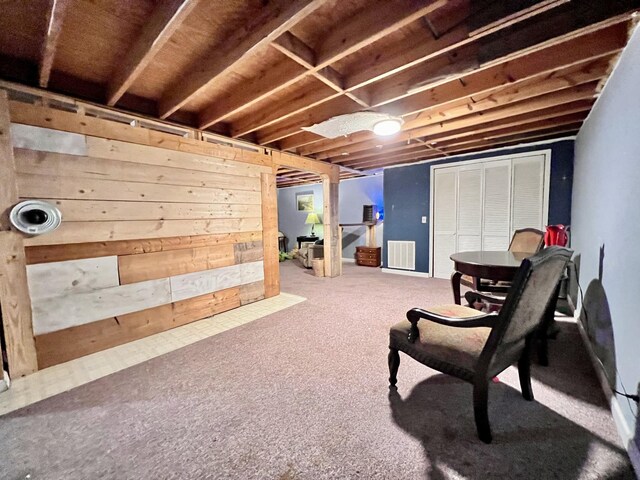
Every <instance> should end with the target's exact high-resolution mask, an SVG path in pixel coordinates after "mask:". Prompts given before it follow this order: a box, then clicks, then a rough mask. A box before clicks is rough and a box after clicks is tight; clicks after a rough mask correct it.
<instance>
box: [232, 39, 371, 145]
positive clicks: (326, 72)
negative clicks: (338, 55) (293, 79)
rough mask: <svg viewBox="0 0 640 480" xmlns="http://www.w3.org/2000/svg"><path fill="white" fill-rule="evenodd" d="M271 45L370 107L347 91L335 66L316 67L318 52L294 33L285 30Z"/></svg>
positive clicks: (337, 91)
mask: <svg viewBox="0 0 640 480" xmlns="http://www.w3.org/2000/svg"><path fill="white" fill-rule="evenodd" d="M271 46H272V47H273V48H275V49H276V50H278V51H279V52H281V53H283V54H284V55H286V56H287V57H289V58H290V59H291V60H293V61H294V62H296V63H298V64H300V65H302V66H303V67H304V68H306V69H307V71H308V72H309V73H310V74H311V75H312V76H314V77H315V78H317V79H318V80H320V81H321V82H322V83H324V84H325V85H327V86H328V87H330V88H332V89H333V90H334V91H335V92H336V93H338V94H340V95H342V94H344V95H346V96H347V97H349V98H350V99H351V100H353V101H354V102H356V103H357V104H358V105H360V106H361V107H364V108H369V104H368V103H367V102H366V101H364V100H362V99H360V98H359V97H357V96H356V95H354V94H353V93H350V92H346V91H345V89H344V79H343V78H342V75H341V74H340V73H339V72H337V71H336V70H335V69H334V68H333V67H331V66H330V65H327V66H326V67H324V68H321V69H320V70H318V69H316V58H317V57H316V52H315V51H314V50H313V49H312V48H311V47H310V46H309V45H307V44H306V43H304V42H303V41H302V40H300V39H299V38H298V37H296V36H295V35H294V34H293V33H291V32H284V33H283V34H282V35H280V36H279V37H278V38H277V39H276V40H275V41H274V42H273V43H272V44H271ZM239 130H240V131H239V132H237V133H236V135H238V136H240V135H245V134H246V133H248V132H243V131H242V130H241V129H239Z"/></svg>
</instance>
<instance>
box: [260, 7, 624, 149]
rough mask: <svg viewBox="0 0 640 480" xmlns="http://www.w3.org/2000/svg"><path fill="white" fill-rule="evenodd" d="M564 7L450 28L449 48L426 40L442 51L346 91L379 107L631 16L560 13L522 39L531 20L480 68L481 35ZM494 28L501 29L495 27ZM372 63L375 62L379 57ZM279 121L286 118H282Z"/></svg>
mask: <svg viewBox="0 0 640 480" xmlns="http://www.w3.org/2000/svg"><path fill="white" fill-rule="evenodd" d="M564 3H567V2H566V1H564V0H560V1H549V2H542V3H541V4H537V5H536V6H534V7H535V8H533V7H531V8H525V9H523V10H521V11H519V12H516V13H515V14H514V15H508V16H507V17H505V18H503V19H501V20H499V21H497V22H495V21H494V22H490V24H489V26H490V27H491V28H488V29H486V31H483V32H482V33H477V34H476V35H474V36H469V34H465V31H464V29H465V28H466V27H465V26H464V25H463V26H461V27H457V29H454V30H452V31H451V32H449V33H448V34H446V35H445V36H449V37H448V38H450V44H447V43H446V42H444V41H443V38H444V37H441V38H438V39H437V40H434V41H433V42H427V43H426V44H427V45H430V44H431V43H434V45H435V44H438V45H439V46H440V49H439V50H434V49H431V50H428V52H427V53H428V54H427V55H426V56H422V57H420V56H419V61H416V62H411V61H410V60H407V59H405V63H402V62H401V60H399V59H402V58H405V56H404V55H402V54H400V55H391V56H390V58H391V61H392V62H401V63H400V65H401V67H402V68H399V69H394V70H393V73H394V75H393V76H388V75H386V74H385V75H381V76H378V77H376V78H375V79H373V80H372V81H368V82H360V83H358V82H355V83H354V82H352V81H351V80H350V79H349V77H347V78H345V87H346V89H347V91H355V92H356V93H357V94H358V95H360V96H362V95H364V94H366V95H367V98H370V100H368V101H369V103H370V104H371V105H372V106H373V107H375V106H381V105H384V104H387V103H389V102H392V101H394V100H396V99H400V98H404V97H407V96H409V95H413V94H414V93H416V89H417V88H421V89H427V88H430V87H433V86H436V85H438V84H439V83H442V82H443V81H449V80H454V79H456V78H459V77H460V76H461V75H464V74H466V73H469V71H471V70H472V69H478V68H482V69H484V68H488V67H491V66H494V65H496V64H498V63H502V62H506V61H509V60H513V59H514V58H518V57H520V56H523V55H527V54H532V53H535V52H536V51H538V50H540V49H542V48H548V47H552V46H554V45H555V44H556V43H557V42H561V41H569V40H571V39H573V38H574V37H575V36H576V35H582V34H589V33H591V32H594V31H597V30H599V29H604V28H606V27H608V26H611V25H615V24H619V23H620V22H622V21H624V20H628V18H629V15H628V14H627V15H621V16H618V17H616V18H614V19H606V20H604V21H603V22H600V23H599V24H596V25H595V26H594V25H588V24H587V20H582V21H579V22H577V24H575V25H572V24H571V23H567V22H566V21H565V20H564V19H563V18H562V17H563V16H564V15H566V14H567V12H566V11H562V12H559V14H558V15H557V16H556V17H554V18H553V22H551V23H550V25H549V27H548V28H547V29H546V30H548V31H545V33H544V35H542V36H541V35H540V33H539V32H537V34H533V33H532V34H530V35H523V32H529V31H530V30H531V29H532V26H531V25H530V22H529V23H527V22H525V24H524V25H523V27H522V29H521V30H515V31H510V33H509V34H508V37H507V38H501V39H500V40H501V41H500V44H499V48H493V47H492V48H489V49H488V50H491V53H490V56H489V57H488V58H486V59H485V60H484V62H483V63H482V65H480V63H479V61H478V58H479V57H481V56H485V57H486V56H487V55H486V54H485V53H482V51H480V50H479V48H480V47H479V46H478V45H477V44H476V43H472V42H474V41H476V40H478V39H479V38H481V37H484V36H485V35H489V34H493V33H496V32H497V30H498V29H499V28H507V27H513V25H515V24H516V23H519V22H522V21H523V20H528V19H530V18H531V17H532V16H533V15H538V14H540V13H544V12H547V11H548V10H550V9H551V8H555V7H557V6H560V5H562V4H564ZM576 8H577V12H578V13H579V12H582V10H583V8H584V7H582V6H578V7H576ZM565 10H566V9H565ZM583 13H584V12H583ZM547 22H548V19H547ZM498 26H500V27H499V28H498ZM534 26H535V25H534ZM573 26H575V27H576V28H574V29H572V27H573ZM578 27H581V28H578ZM538 30H539V29H538ZM568 30H569V31H568ZM471 33H473V32H471ZM534 33H535V32H534ZM414 43H415V44H416V45H418V47H417V48H424V47H423V46H422V44H424V43H425V42H414ZM482 49H483V50H484V47H482ZM582 51H584V50H582ZM381 55H382V56H383V57H384V55H385V52H383V53H382V54H381ZM387 55H389V54H387ZM410 57H411V56H410ZM435 57H438V58H435ZM449 57H451V58H449ZM427 59H428V60H429V61H428V62H426V60H427ZM376 62H378V59H377V57H376ZM370 68H374V67H370ZM355 70H356V72H357V73H355V74H354V75H366V74H367V73H368V71H369V69H368V68H367V66H366V65H363V66H362V68H357V69H355ZM399 72H402V73H401V74H400V75H397V74H398V73H399ZM386 77H388V78H386ZM373 82H377V83H375V84H374V85H373V86H372V87H371V88H370V89H363V88H361V87H362V86H364V85H368V84H371V83H373ZM358 89H359V90H358ZM358 110H359V109H358V108H357V107H355V106H352V107H351V108H350V109H349V110H343V111H340V112H337V113H339V114H345V113H352V112H355V111H358ZM382 111H385V110H382ZM286 117H287V118H288V117H290V115H287V116H286ZM281 120H284V118H283V119H281ZM275 121H277V119H271V122H270V124H271V123H275ZM318 121H322V120H317V121H316V123H317V122H318ZM267 126H268V125H262V126H260V128H264V127H267ZM286 127H289V128H291V131H290V132H287V133H288V134H289V135H294V134H296V133H297V132H298V131H299V128H296V125H295V124H293V125H292V124H290V123H288V124H287V125H286ZM286 127H285V126H283V127H282V128H281V130H285V128H286ZM298 127H299V126H298ZM264 137H265V138H268V139H272V138H274V135H270V134H266V135H264ZM258 138H260V135H258ZM282 138H286V137H282V136H281V135H280V139H282ZM283 148H285V149H290V148H291V147H290V146H289V145H288V144H287V142H283Z"/></svg>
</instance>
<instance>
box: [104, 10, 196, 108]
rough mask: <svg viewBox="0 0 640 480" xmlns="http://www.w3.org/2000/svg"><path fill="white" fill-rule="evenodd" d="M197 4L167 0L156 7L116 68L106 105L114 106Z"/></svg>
mask: <svg viewBox="0 0 640 480" xmlns="http://www.w3.org/2000/svg"><path fill="white" fill-rule="evenodd" d="M198 2H199V0H167V1H165V2H160V3H158V5H157V6H156V8H155V10H154V11H153V14H152V15H151V17H150V18H149V20H148V21H147V22H146V23H145V25H144V27H143V28H142V32H141V33H140V36H139V37H138V39H137V40H136V42H135V44H134V45H133V46H132V47H131V49H129V51H128V52H127V53H126V55H125V56H124V58H123V59H122V62H120V63H119V64H118V66H117V69H116V71H115V72H114V73H113V76H112V79H111V81H110V82H109V86H108V87H107V105H111V106H113V105H115V104H116V102H117V101H118V100H119V99H120V98H121V97H122V95H124V94H125V92H126V91H127V89H128V88H129V87H130V86H131V85H132V84H133V82H135V81H136V79H137V78H138V77H139V76H140V74H141V73H142V72H143V71H144V69H145V68H146V67H147V65H149V63H150V62H151V61H152V60H153V58H154V57H155V55H156V54H157V53H158V52H159V51H160V50H161V49H162V47H163V46H164V45H165V43H166V42H168V41H169V39H170V38H171V36H172V35H173V34H174V33H175V32H176V30H177V29H178V28H179V27H180V26H181V25H182V23H183V22H184V20H185V19H186V18H187V17H188V16H189V14H190V13H191V12H192V11H193V10H194V8H195V7H196V5H197V4H198Z"/></svg>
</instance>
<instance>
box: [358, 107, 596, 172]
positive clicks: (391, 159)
mask: <svg viewBox="0 0 640 480" xmlns="http://www.w3.org/2000/svg"><path fill="white" fill-rule="evenodd" d="M570 120H571V119H570V118H567V119H566V121H562V122H557V124H555V125H553V126H552V127H548V126H547V127H545V126H544V125H543V124H540V125H537V126H536V125H531V126H529V127H528V128H526V129H525V128H521V129H518V130H512V131H511V132H506V133H504V134H501V135H495V136H491V137H476V138H473V139H470V140H466V141H464V142H451V143H450V144H448V145H443V146H441V148H442V149H443V150H444V152H445V153H446V154H447V155H448V156H455V155H457V154H459V153H463V152H467V151H469V150H474V151H475V150H477V149H478V148H482V147H491V146H497V145H499V144H504V143H506V142H522V141H525V140H534V139H537V138H545V137H546V138H548V137H550V136H555V135H561V134H567V133H575V132H576V131H577V130H579V128H580V125H581V124H582V120H583V118H579V117H575V118H574V119H573V121H570ZM447 155H443V154H440V155H438V154H437V153H432V154H428V153H427V154H425V153H424V152H423V153H420V152H414V153H411V154H405V155H391V156H387V157H380V158H378V159H375V160H370V161H368V162H360V163H358V164H357V168H360V169H362V170H363V171H365V172H366V171H367V170H371V169H377V168H382V167H385V166H390V165H401V164H405V163H406V164H409V163H415V162H419V161H422V160H425V159H434V160H435V159H444V158H445V157H446V156H447Z"/></svg>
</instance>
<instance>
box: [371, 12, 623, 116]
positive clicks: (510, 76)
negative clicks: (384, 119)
mask: <svg viewBox="0 0 640 480" xmlns="http://www.w3.org/2000/svg"><path fill="white" fill-rule="evenodd" d="M626 43H627V25H626V23H619V24H616V25H613V26H611V27H608V28H606V29H603V30H599V31H595V32H591V33H588V34H586V35H581V36H579V37H576V38H572V39H570V40H567V41H566V42H559V43H555V44H553V45H550V46H549V47H548V48H544V49H540V50H537V51H535V52H532V53H528V54H526V55H522V56H520V55H519V56H517V57H514V56H513V55H509V56H507V57H505V58H503V59H502V61H500V62H491V63H492V64H493V66H490V67H487V66H484V67H482V68H480V69H476V70H474V71H473V72H470V73H467V74H465V75H464V76H463V77H461V78H460V80H458V79H454V80H453V81H448V82H447V83H444V84H441V85H438V86H435V87H433V88H430V89H428V90H424V91H422V92H414V93H412V94H409V92H411V91H412V90H411V88H410V85H406V84H405V85H402V84H401V85H398V84H397V83H395V84H394V86H392V85H382V87H383V88H381V89H380V93H379V94H377V95H376V94H373V95H372V102H373V103H374V105H375V106H381V108H380V109H379V110H380V111H382V112H385V113H389V114H391V115H403V116H404V115H410V114H412V113H417V112H419V111H422V110H425V109H427V108H430V107H431V106H433V105H434V104H437V103H445V102H446V101H451V100H454V99H456V98H461V97H467V96H470V95H478V94H481V93H483V92H485V91H487V90H494V89H496V88H499V87H504V86H508V85H510V84H514V83H517V82H519V81H523V80H527V79H529V78H532V77H536V76H541V75H543V74H545V73H551V72H554V71H556V70H558V69H565V68H569V67H572V66H574V65H577V64H581V63H584V62H585V61H589V60H595V59H598V58H602V57H605V56H610V55H613V54H615V53H617V52H619V51H621V50H622V49H623V48H624V47H625V45H626ZM425 66H427V67H428V65H425ZM421 67H424V66H423V65H421ZM428 75H429V74H428V73H426V74H425V75H422V78H425V79H427V78H429V77H428Z"/></svg>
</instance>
